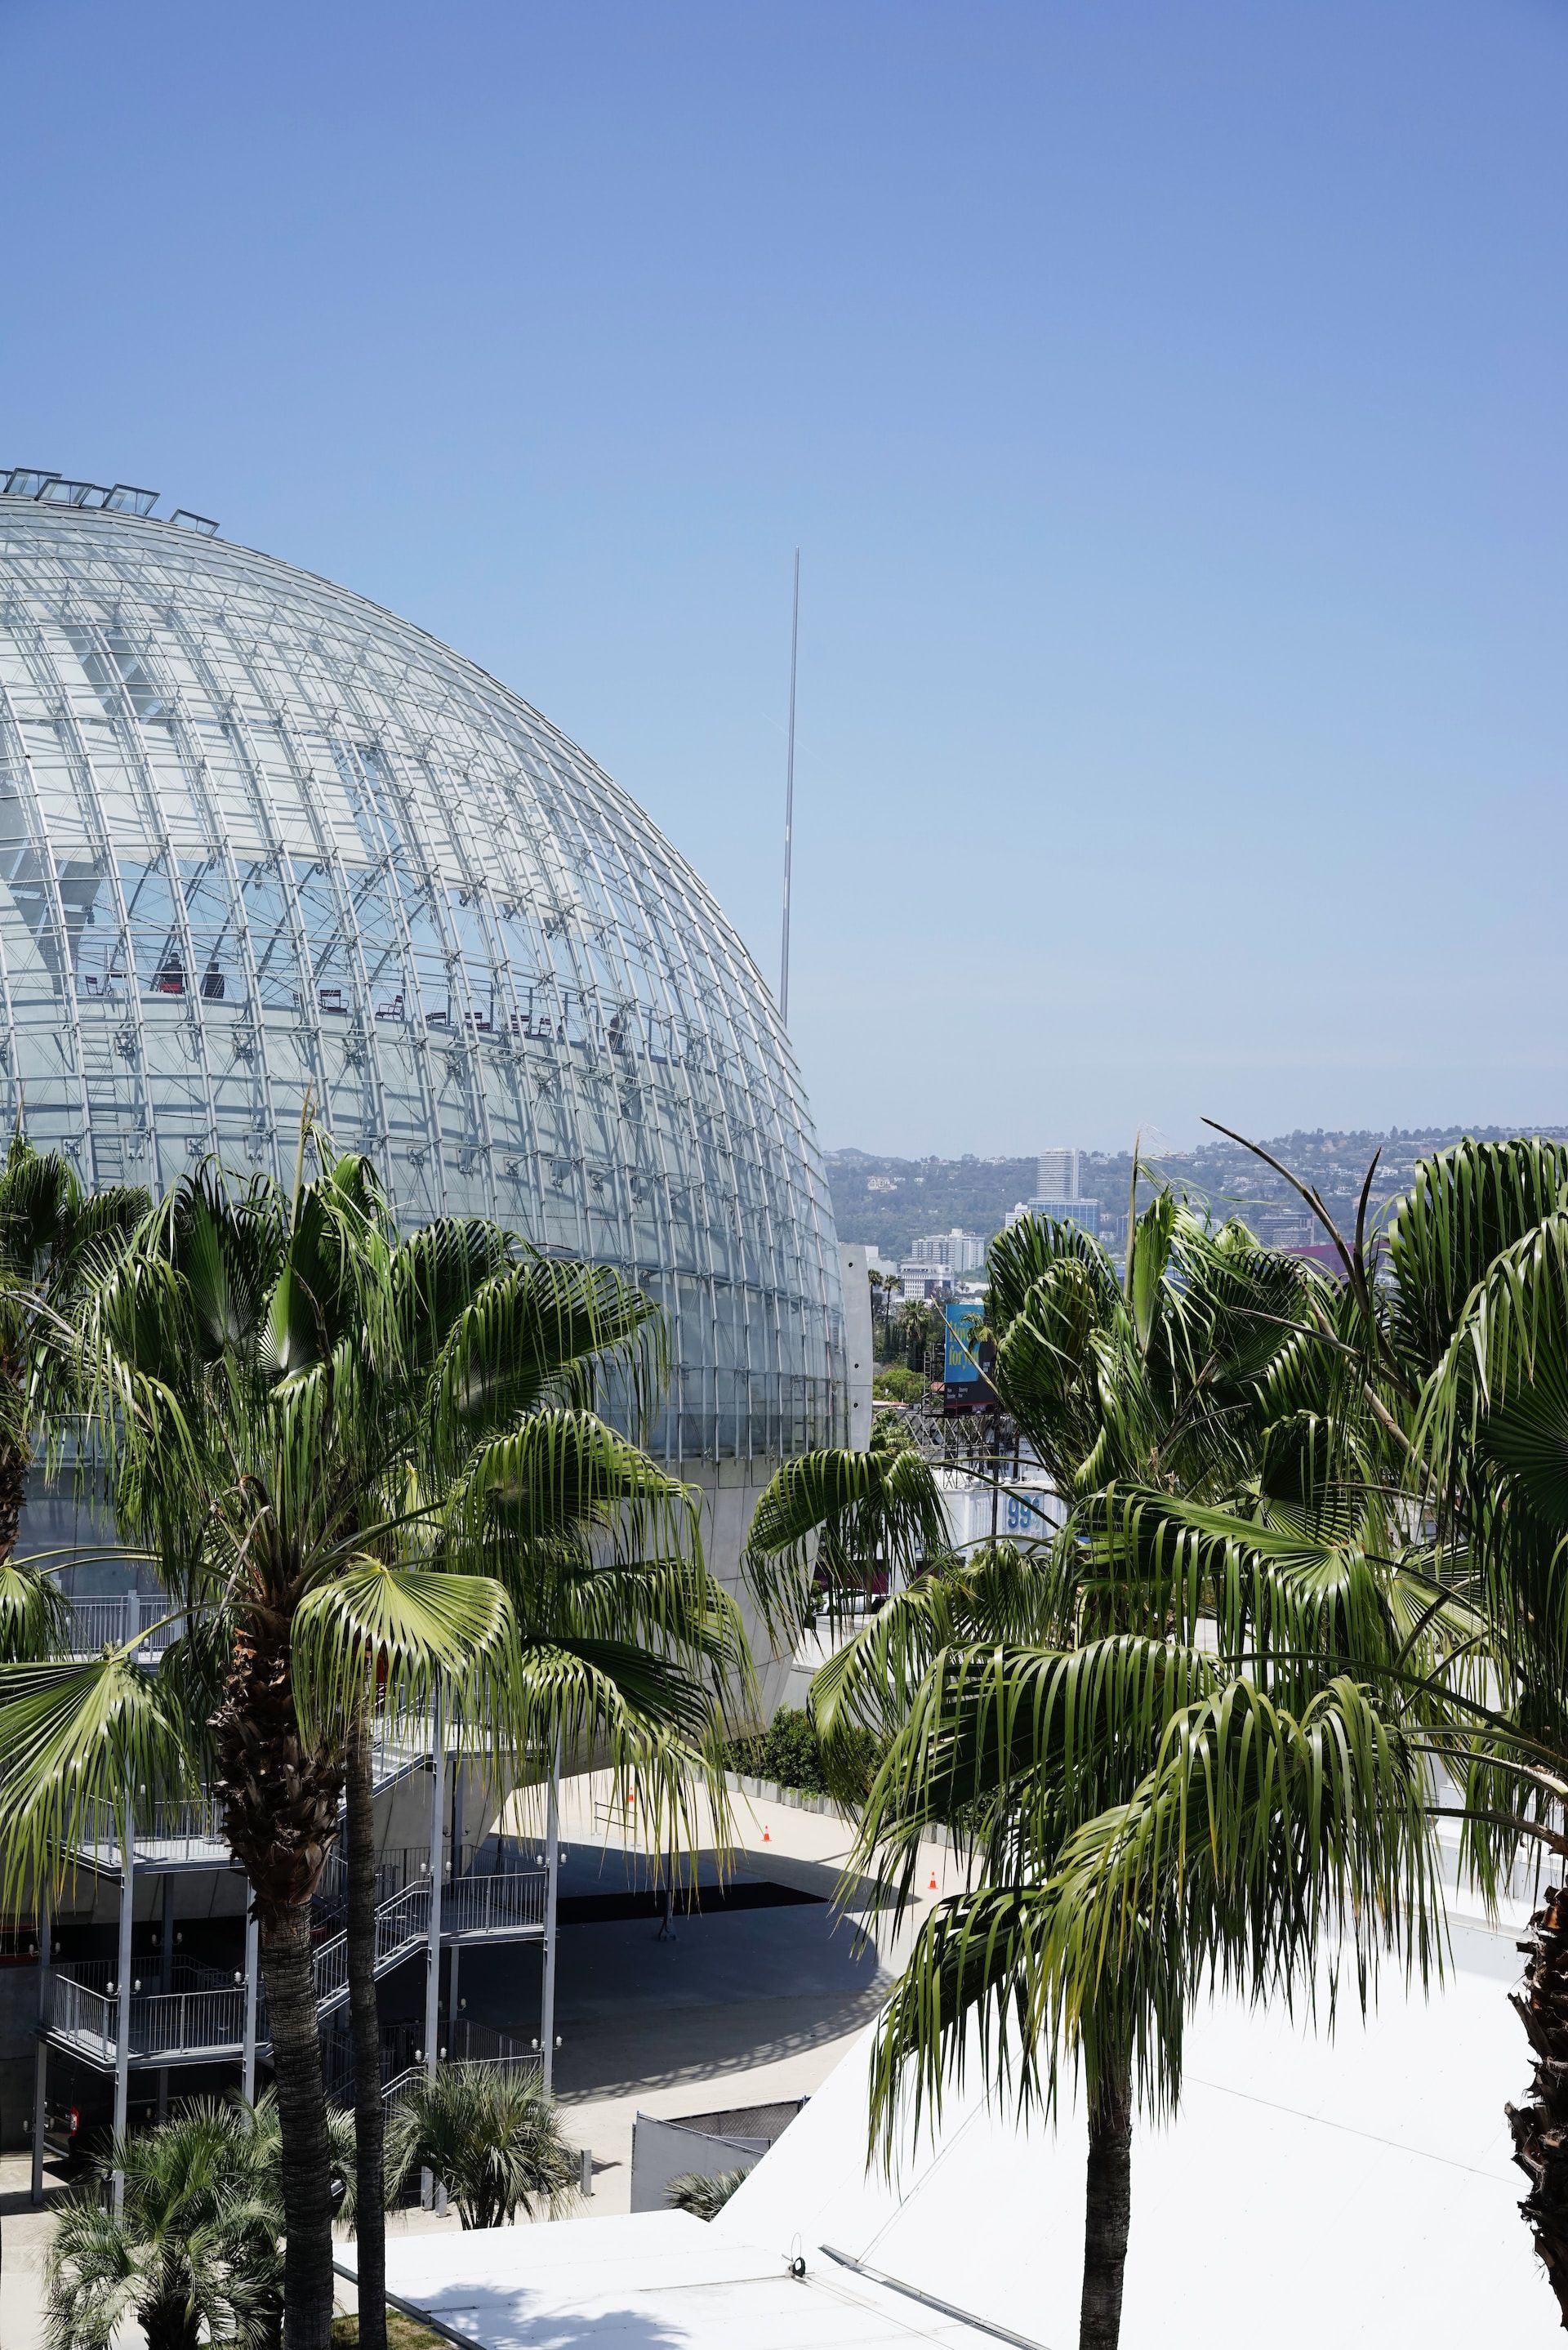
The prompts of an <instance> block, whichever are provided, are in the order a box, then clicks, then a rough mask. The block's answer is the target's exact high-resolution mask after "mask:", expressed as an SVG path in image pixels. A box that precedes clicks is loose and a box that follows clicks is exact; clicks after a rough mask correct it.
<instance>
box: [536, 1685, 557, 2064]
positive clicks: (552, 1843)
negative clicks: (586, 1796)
mask: <svg viewBox="0 0 1568 2350" xmlns="http://www.w3.org/2000/svg"><path fill="white" fill-rule="evenodd" d="M545 1837H546V1840H547V1841H546V1844H545V1995H544V1999H543V2002H541V2009H542V2012H541V2014H540V2018H539V2039H540V2043H541V2053H542V2054H543V2056H544V2060H545V2067H544V2082H545V2095H546V2096H547V2095H549V2094H550V2093H551V2091H552V2090H553V2089H554V2087H555V2082H556V1895H557V1893H558V1891H559V1886H560V1874H561V1738H560V1732H559V1731H557V1732H556V1751H555V1753H554V1755H553V1756H552V1757H551V1760H550V1796H549V1802H548V1804H547V1805H546V1807H545Z"/></svg>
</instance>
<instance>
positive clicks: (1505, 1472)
mask: <svg viewBox="0 0 1568 2350" xmlns="http://www.w3.org/2000/svg"><path fill="white" fill-rule="evenodd" d="M1238 1139H1239V1138H1238ZM1251 1148H1254V1149H1256V1148H1257V1146H1256V1145H1253V1146H1251ZM1260 1155H1262V1156H1263V1157H1265V1158H1267V1157H1268V1154H1267V1153H1266V1152H1262V1153H1261V1154H1260ZM1270 1163H1271V1164H1273V1165H1275V1166H1276V1168H1277V1169H1278V1171H1280V1172H1282V1173H1287V1174H1288V1170H1284V1169H1282V1168H1279V1167H1278V1162H1277V1161H1273V1160H1271V1162H1270ZM1290 1180H1293V1179H1290ZM1370 1182H1371V1170H1369V1171H1368V1177H1367V1185H1368V1187H1369V1186H1370ZM1297 1188H1298V1189H1299V1190H1300V1191H1301V1193H1302V1196H1303V1199H1304V1200H1305V1201H1306V1202H1307V1204H1308V1205H1309V1206H1310V1207H1311V1208H1312V1209H1313V1211H1314V1214H1315V1215H1316V1216H1317V1217H1318V1218H1319V1220H1320V1221H1321V1222H1322V1223H1323V1224H1324V1227H1325V1229H1327V1230H1328V1231H1329V1232H1330V1234H1331V1236H1332V1237H1333V1238H1334V1242H1335V1243H1336V1246H1337V1248H1338V1251H1339V1254H1340V1258H1341V1263H1342V1266H1343V1268H1344V1273H1345V1281H1344V1284H1343V1288H1342V1293H1341V1295H1342V1299H1343V1309H1342V1312H1341V1315H1340V1317H1339V1322H1338V1326H1337V1327H1336V1328H1334V1330H1332V1331H1331V1330H1329V1329H1328V1328H1327V1327H1325V1326H1323V1327H1319V1328H1317V1329H1316V1330H1315V1331H1314V1332H1311V1333H1303V1345H1304V1346H1305V1347H1306V1348H1307V1350H1308V1351H1309V1352H1311V1353H1313V1354H1314V1355H1315V1356H1316V1357H1317V1361H1318V1364H1319V1375H1320V1376H1322V1375H1323V1367H1324V1365H1325V1364H1332V1366H1333V1373H1334V1377H1335V1378H1336V1379H1337V1381H1338V1393H1337V1397H1336V1399H1335V1402H1334V1420H1335V1423H1336V1425H1339V1426H1345V1425H1346V1424H1354V1425H1358V1427H1359V1430H1360V1434H1361V1440H1362V1444H1363V1448H1364V1457H1363V1458H1362V1459H1361V1460H1360V1461H1359V1462H1355V1463H1353V1464H1350V1465H1349V1466H1348V1467H1347V1472H1346V1474H1345V1479H1344V1481H1343V1483H1342V1488H1341V1491H1340V1493H1339V1495H1338V1497H1337V1507H1338V1509H1339V1511H1340V1512H1341V1513H1342V1514H1347V1515H1348V1516H1349V1518H1350V1519H1351V1520H1353V1521H1354V1520H1355V1519H1358V1518H1365V1519H1366V1520H1368V1521H1369V1522H1371V1523H1374V1524H1376V1523H1377V1521H1378V1519H1379V1518H1381V1521H1382V1534H1381V1538H1380V1542H1379V1545H1378V1546H1379V1549H1380V1551H1381V1553H1382V1555H1383V1556H1384V1557H1385V1558H1387V1557H1388V1556H1390V1555H1400V1556H1401V1570H1400V1573H1399V1575H1398V1576H1397V1604H1398V1607H1399V1611H1400V1615H1401V1618H1402V1621H1403V1625H1404V1628H1405V1638H1404V1640H1403V1642H1402V1643H1401V1644H1400V1645H1399V1646H1398V1647H1397V1648H1395V1649H1394V1650H1393V1652H1392V1654H1391V1655H1390V1656H1388V1657H1387V1658H1386V1659H1385V1669H1382V1670H1375V1671H1374V1672H1373V1673H1372V1674H1371V1675H1370V1677H1369V1683H1370V1692H1371V1694H1372V1695H1373V1696H1374V1697H1375V1699H1376V1707H1377V1711H1378V1716H1379V1721H1380V1724H1381V1725H1382V1729H1383V1732H1384V1734H1386V1735H1388V1736H1389V1737H1391V1738H1397V1739H1399V1740H1401V1741H1403V1742H1405V1743H1406V1745H1407V1748H1408V1749H1409V1750H1410V1751H1412V1752H1415V1753H1417V1755H1419V1756H1420V1757H1421V1759H1422V1762H1423V1764H1424V1768H1425V1772H1426V1782H1425V1793H1426V1797H1427V1804H1428V1811H1429V1814H1430V1815H1431V1816H1432V1817H1433V1818H1436V1819H1449V1820H1451V1821H1456V1822H1458V1823H1459V1831H1460V1847H1459V1858H1460V1863H1461V1866H1463V1867H1464V1868H1465V1869H1467V1870H1468V1872H1469V1876H1470V1877H1471V1879H1472V1881H1473V1882H1475V1883H1476V1884H1477V1885H1478V1886H1479V1887H1480V1891H1481V1892H1482V1894H1483V1896H1484V1897H1485V1898H1487V1899H1488V1900H1495V1898H1497V1896H1498V1894H1499V1893H1500V1892H1501V1890H1502V1889H1503V1888H1504V1887H1507V1886H1509V1885H1510V1884H1511V1882H1512V1881H1513V1879H1514V1873H1515V1871H1516V1870H1519V1869H1520V1868H1521V1865H1522V1869H1523V1874H1524V1875H1525V1877H1526V1879H1527V1881H1530V1882H1532V1883H1535V1884H1537V1885H1539V1880H1540V1876H1541V1873H1542V1869H1543V1868H1544V1869H1548V1870H1550V1871H1551V1872H1552V1875H1553V1876H1557V1877H1561V1876H1563V1874H1564V1873H1565V1872H1564V1866H1563V1865H1564V1864H1568V1604H1565V1603H1568V1468H1565V1465H1564V1464H1565V1462H1568V1147H1565V1146H1564V1145H1563V1144H1562V1143H1559V1142H1551V1141H1542V1140H1541V1139H1531V1138H1519V1139H1513V1140H1511V1141H1507V1142H1502V1143H1478V1142H1474V1141H1469V1140H1467V1141H1464V1142H1461V1143H1460V1144H1459V1145H1458V1146H1457V1147H1455V1148H1454V1149H1449V1150H1445V1151H1442V1152H1440V1153H1438V1155H1437V1156H1436V1157H1435V1158H1434V1159H1431V1160H1429V1161H1426V1162H1424V1163H1423V1164H1421V1165H1420V1166H1418V1167H1417V1170H1416V1171H1415V1178H1414V1181H1413V1185H1412V1188H1411V1190H1410V1191H1409V1193H1408V1194H1407V1196H1406V1197H1405V1198H1404V1199H1403V1200H1401V1201H1399V1202H1398V1204H1397V1208H1396V1210H1395V1211H1394V1214H1393V1216H1392V1219H1391V1221H1390V1223H1389V1226H1388V1230H1387V1234H1386V1265H1385V1267H1384V1269H1383V1274H1382V1277H1379V1276H1378V1272H1377V1268H1376V1265H1375V1263H1374V1262H1373V1260H1372V1253H1371V1252H1370V1250H1369V1249H1368V1247H1367V1244H1366V1231H1365V1201H1366V1191H1365V1190H1364V1192H1363V1211H1362V1214H1361V1215H1360V1216H1359V1217H1358V1220H1357V1228H1356V1231H1355V1235H1354V1236H1353V1237H1351V1238H1348V1239H1347V1238H1345V1237H1344V1236H1342V1235H1340V1234H1339V1233H1337V1232H1335V1231H1334V1224H1333V1221H1332V1218H1331V1217H1330V1215H1329V1212H1328V1211H1327V1208H1326V1206H1325V1204H1324V1201H1322V1200H1321V1199H1320V1198H1319V1197H1318V1196H1317V1195H1316V1193H1315V1192H1314V1191H1312V1190H1311V1189H1310V1188H1309V1187H1307V1186H1305V1185H1299V1186H1298V1187H1297ZM1222 1538H1223V1539H1224V1540H1225V1541H1226V1542H1227V1543H1228V1544H1231V1545H1232V1546H1233V1548H1234V1549H1235V1550H1236V1551H1237V1552H1238V1554H1239V1555H1241V1558H1242V1559H1243V1560H1250V1555H1251V1550H1252V1545H1253V1542H1254V1540H1255V1537H1253V1536H1252V1535H1251V1533H1250V1532H1249V1530H1246V1529H1243V1528H1241V1527H1237V1526H1230V1527H1227V1528H1225V1529H1223V1530H1222ZM1384 1573H1385V1575H1386V1568H1385V1570H1384ZM1433 1627H1439V1628H1440V1630H1441V1633H1442V1637H1440V1638H1438V1640H1437V1641H1436V1643H1435V1644H1433V1643H1431V1642H1430V1641H1429V1639H1428V1634H1429V1632H1430V1631H1431V1629H1432V1628H1433ZM1434 1645H1435V1649H1436V1653H1435V1654H1434V1653H1433V1647H1434ZM1365 1653H1366V1651H1365V1648H1364V1650H1363V1654H1364V1656H1365ZM1521 1947H1522V1948H1524V1949H1525V1950H1526V1952H1527V1955H1528V1958H1529V1966H1528V1968H1527V1970H1526V1975H1525V1982H1524V1986H1523V1989H1522V1991H1521V1992H1520V1993H1517V1994H1515V1995H1514V1996H1513V2005H1514V2007H1515V2009H1516V2010H1517V2012H1518V2013H1519V2015H1520V2018H1521V2022H1522V2023H1523V2026H1524V2029H1525V2033H1526V2036H1527V2038H1528V2041H1529V2043H1530V2048H1531V2053H1532V2058H1533V2060H1534V2079H1533V2084H1532V2095H1531V2097H1530V2099H1529V2101H1528V2102H1527V2103H1525V2104H1524V2105H1522V2106H1512V2105H1509V2106H1507V2107H1506V2108H1505V2110H1506V2113H1507V2116H1508V2119H1509V2123H1510V2126H1511V2133H1512V2137H1513V2145H1514V2155H1515V2159H1516V2161H1517V2162H1518V2164H1519V2167H1520V2168H1521V2170H1522V2171H1523V2172H1524V2174H1525V2177H1526V2178H1527V2179H1528V2181H1529V2193H1528V2194H1527V2195H1526V2197H1525V2198H1524V2199H1523V2201H1522V2202H1521V2207H1520V2208H1521V2212H1522V2214H1523V2216H1524V2218H1525V2220H1526V2221H1527V2223H1528V2224H1529V2226H1530V2228H1531V2229H1532V2233H1533V2235H1534V2239H1535V2244H1536V2249H1537V2251H1538V2253H1539V2255H1540V2258H1541V2261H1542V2265H1543V2267H1544V2269H1545V2271H1546V2274H1547V2278H1548V2280H1549V2282H1550V2283H1551V2286H1552V2292H1553V2293H1554V2294H1555V2296H1556V2299H1557V2303H1558V2307H1559V2310H1560V2312H1561V2313H1562V2316H1563V2324H1565V2325H1568V2089H1565V2087H1564V2084H1565V2083H1568V1895H1565V1893H1564V1891H1563V1890H1562V1889H1560V1888H1559V1887H1556V1886H1552V1885H1549V1886H1548V1887H1547V1888H1546V1890H1545V1892H1544V1895H1543V1896H1542V1900H1541V1906H1540V1907H1539V1908H1537V1910H1536V1911H1535V1914H1534V1916H1533V1918H1532V1922H1531V1929H1530V1937H1529V1940H1528V1941H1527V1942H1526V1943H1525V1944H1524V1945H1522V1946H1521Z"/></svg>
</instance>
